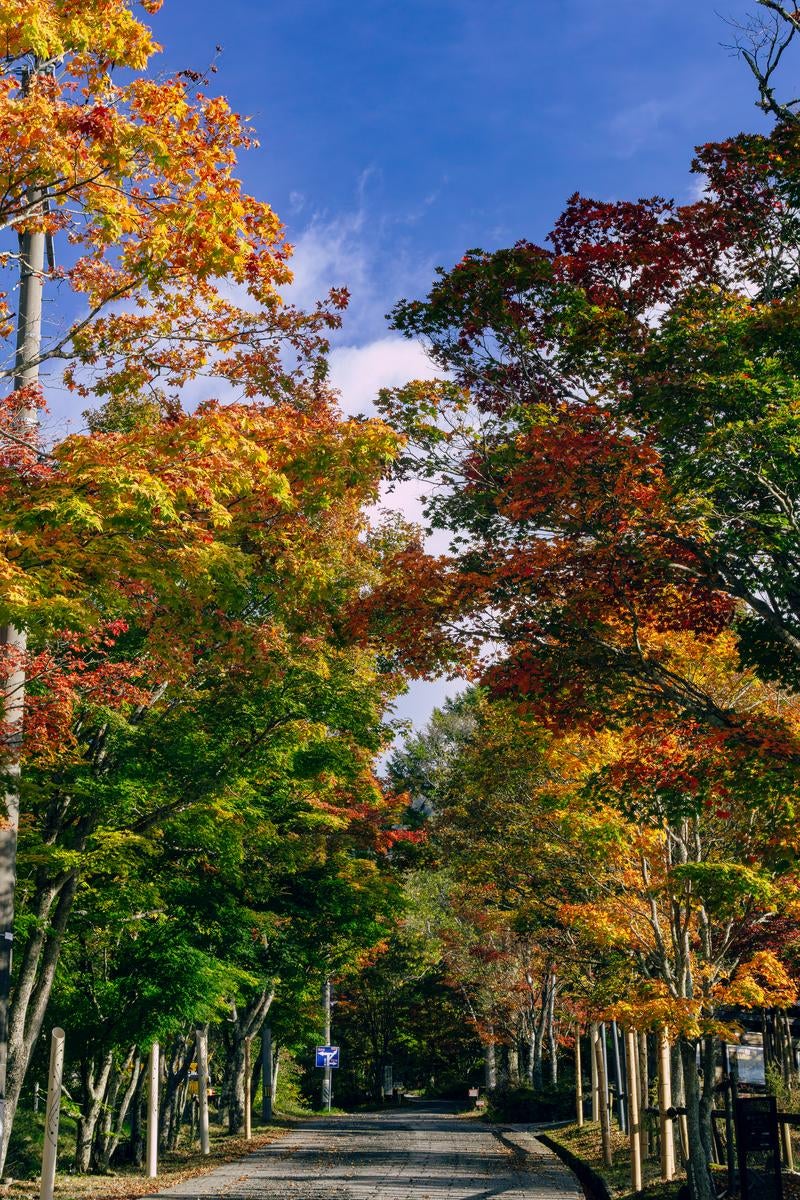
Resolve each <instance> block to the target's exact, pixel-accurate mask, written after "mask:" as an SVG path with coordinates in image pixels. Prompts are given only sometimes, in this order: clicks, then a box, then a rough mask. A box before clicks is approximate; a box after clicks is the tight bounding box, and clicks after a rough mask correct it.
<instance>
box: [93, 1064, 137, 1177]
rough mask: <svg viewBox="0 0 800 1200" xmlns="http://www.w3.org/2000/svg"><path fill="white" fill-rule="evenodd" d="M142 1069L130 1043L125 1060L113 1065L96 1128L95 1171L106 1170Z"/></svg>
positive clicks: (118, 1140)
mask: <svg viewBox="0 0 800 1200" xmlns="http://www.w3.org/2000/svg"><path fill="white" fill-rule="evenodd" d="M141 1070H142V1059H141V1056H140V1055H139V1054H138V1053H137V1050H136V1047H135V1046H131V1048H130V1050H129V1051H128V1053H127V1056H126V1058H125V1061H124V1062H123V1063H122V1065H121V1066H120V1067H115V1068H114V1070H113V1072H112V1075H111V1079H110V1080H109V1087H108V1092H107V1096H106V1102H105V1104H104V1106H103V1117H102V1121H101V1122H100V1127H99V1129H98V1131H97V1139H96V1145H95V1155H94V1163H95V1167H96V1169H97V1170H98V1171H101V1172H106V1171H108V1169H109V1167H110V1166H111V1160H112V1159H113V1157H114V1154H115V1153H116V1150H117V1147H118V1146H119V1143H120V1141H121V1139H122V1134H123V1131H124V1128H125V1119H126V1117H127V1116H128V1111H129V1110H130V1107H131V1103H132V1101H133V1097H134V1094H135V1093H136V1088H137V1084H138V1082H139V1076H140V1074H141ZM123 1083H124V1084H125V1090H124V1092H123V1093H122V1098H121V1099H120V1103H119V1108H117V1097H118V1096H119V1091H120V1088H121V1087H122V1085H123Z"/></svg>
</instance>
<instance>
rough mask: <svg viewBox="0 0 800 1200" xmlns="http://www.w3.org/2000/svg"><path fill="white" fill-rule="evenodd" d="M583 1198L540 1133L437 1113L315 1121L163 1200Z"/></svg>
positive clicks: (167, 1194) (169, 1193)
mask: <svg viewBox="0 0 800 1200" xmlns="http://www.w3.org/2000/svg"><path fill="white" fill-rule="evenodd" d="M178 1197H183V1198H184V1200H582V1193H581V1191H580V1189H579V1187H578V1184H577V1182H576V1180H575V1178H574V1176H573V1175H572V1173H571V1172H570V1171H568V1170H567V1168H566V1167H564V1166H563V1165H562V1163H561V1162H560V1160H559V1159H558V1158H556V1157H555V1155H554V1154H552V1153H551V1151H550V1150H548V1149H547V1148H546V1147H545V1146H543V1145H542V1144H541V1143H540V1142H538V1141H537V1140H536V1138H535V1137H533V1136H532V1135H531V1134H530V1133H524V1132H520V1130H519V1127H514V1128H513V1129H507V1128H502V1127H500V1128H498V1127H492V1126H488V1125H486V1124H484V1122H482V1121H480V1120H474V1119H473V1120H466V1119H464V1118H459V1117H457V1116H454V1115H443V1114H440V1113H431V1112H425V1111H420V1112H413V1111H411V1112H409V1111H403V1112H396V1113H388V1114H384V1113H380V1114H375V1115H366V1116H349V1117H331V1118H327V1119H324V1120H317V1121H311V1122H309V1123H308V1124H306V1125H303V1126H302V1128H300V1129H297V1130H293V1131H292V1132H291V1133H289V1134H287V1136H286V1137H283V1138H280V1139H279V1140H278V1141H277V1142H274V1143H273V1144H272V1145H270V1146H265V1147H264V1148H263V1149H261V1150H256V1151H255V1152H254V1153H253V1154H251V1155H249V1156H248V1157H247V1158H245V1159H242V1160H241V1161H240V1162H237V1163H231V1164H230V1165H229V1166H226V1167H219V1168H218V1169H217V1170H215V1171H213V1172H212V1173H211V1174H210V1175H205V1176H203V1177H201V1178H199V1179H193V1180H189V1181H187V1182H186V1183H181V1184H179V1185H178V1186H177V1187H173V1188H169V1189H168V1190H166V1191H164V1192H159V1193H158V1197H157V1198H154V1200H168V1198H169V1200H172V1198H174V1200H178Z"/></svg>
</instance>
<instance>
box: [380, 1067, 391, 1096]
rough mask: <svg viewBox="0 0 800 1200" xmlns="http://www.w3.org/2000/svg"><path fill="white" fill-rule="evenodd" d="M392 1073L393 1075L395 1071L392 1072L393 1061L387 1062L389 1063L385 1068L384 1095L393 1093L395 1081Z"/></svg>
mask: <svg viewBox="0 0 800 1200" xmlns="http://www.w3.org/2000/svg"><path fill="white" fill-rule="evenodd" d="M392 1075H393V1072H392V1066H391V1063H387V1065H386V1066H385V1067H384V1068H383V1094H384V1096H391V1094H392V1088H393V1086H394V1081H393V1079H392Z"/></svg>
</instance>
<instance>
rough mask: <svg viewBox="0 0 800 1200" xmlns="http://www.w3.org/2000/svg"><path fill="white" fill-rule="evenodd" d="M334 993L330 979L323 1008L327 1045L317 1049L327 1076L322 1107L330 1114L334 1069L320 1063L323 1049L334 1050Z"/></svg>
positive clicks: (326, 1063) (319, 1064)
mask: <svg viewBox="0 0 800 1200" xmlns="http://www.w3.org/2000/svg"><path fill="white" fill-rule="evenodd" d="M332 991H333V988H332V987H331V981H330V979H326V980H325V986H324V987H323V989H322V1007H323V1013H324V1017H325V1045H324V1046H322V1047H317V1066H318V1067H319V1066H321V1067H322V1068H323V1070H324V1072H325V1074H324V1075H323V1076H322V1107H323V1108H324V1109H326V1110H327V1111H328V1112H330V1111H331V1100H332V1092H333V1088H332V1086H331V1085H332V1083H333V1076H332V1074H331V1069H332V1066H333V1064H332V1063H331V1062H329V1061H327V1060H326V1061H325V1062H322V1063H321V1062H320V1061H319V1055H320V1049H322V1050H330V1049H333V1047H331V1044H330V1042H331V1008H332V1003H333V996H332V995H331V993H332ZM335 1065H336V1066H337V1067H338V1065H339V1049H338V1047H336V1064H335Z"/></svg>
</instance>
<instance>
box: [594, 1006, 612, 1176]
mask: <svg viewBox="0 0 800 1200" xmlns="http://www.w3.org/2000/svg"><path fill="white" fill-rule="evenodd" d="M593 1041H594V1047H593V1049H594V1058H595V1060H596V1062H597V1083H598V1088H599V1092H600V1139H601V1141H602V1143H603V1162H604V1163H605V1165H606V1166H607V1167H613V1165H614V1156H613V1153H612V1150H611V1117H610V1113H609V1111H608V1080H607V1078H606V1064H605V1062H604V1059H603V1046H602V1043H601V1040H600V1030H599V1028H598V1026H597V1025H595V1026H594V1035H593Z"/></svg>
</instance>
